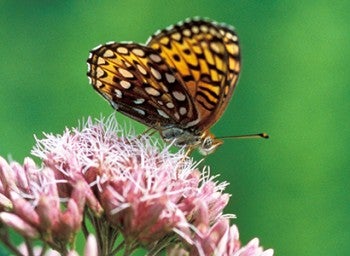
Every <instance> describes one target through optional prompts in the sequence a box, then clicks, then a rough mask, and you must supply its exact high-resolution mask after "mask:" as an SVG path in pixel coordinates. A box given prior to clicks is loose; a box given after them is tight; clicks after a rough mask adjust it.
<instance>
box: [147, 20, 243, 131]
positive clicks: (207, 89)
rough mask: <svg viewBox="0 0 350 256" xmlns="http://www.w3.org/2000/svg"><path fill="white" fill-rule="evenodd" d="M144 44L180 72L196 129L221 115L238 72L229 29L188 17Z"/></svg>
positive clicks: (236, 52) (236, 51) (237, 51)
mask: <svg viewBox="0 0 350 256" xmlns="http://www.w3.org/2000/svg"><path fill="white" fill-rule="evenodd" d="M147 45H148V46H149V47H151V48H153V49H155V50H156V51H157V52H158V53H159V54H160V55H161V56H162V58H163V59H164V60H165V62H166V63H167V64H168V65H169V66H170V67H171V68H172V69H174V70H176V72H177V73H179V74H180V79H181V83H182V84H184V85H185V87H186V89H187V91H188V92H189V93H190V94H191V96H192V100H193V101H194V105H195V106H196V108H197V110H198V113H199V122H198V123H192V124H191V125H193V127H194V128H195V129H196V130H198V131H205V130H207V129H209V128H210V127H211V126H212V125H213V124H214V123H215V122H216V121H217V120H218V119H219V118H220V117H221V115H222V114H223V112H224V111H225V109H226V107H227V104H228V102H229V100H230V98H231V96H232V94H233V91H234V88H235V85H236V84H237V80H238V75H239V72H240V49H239V44H238V37H237V35H236V33H235V32H234V30H233V28H230V27H227V26H226V25H220V24H217V23H215V22H210V21H206V20H188V21H186V22H184V23H180V24H178V25H175V26H173V27H170V28H168V29H165V30H162V31H159V32H157V33H156V34H155V35H153V36H152V37H151V38H150V39H149V40H148V43H147Z"/></svg>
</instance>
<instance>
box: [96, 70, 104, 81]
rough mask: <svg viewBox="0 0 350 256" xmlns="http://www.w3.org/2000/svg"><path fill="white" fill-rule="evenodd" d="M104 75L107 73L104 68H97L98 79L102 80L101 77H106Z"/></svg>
mask: <svg viewBox="0 0 350 256" xmlns="http://www.w3.org/2000/svg"><path fill="white" fill-rule="evenodd" d="M104 74H105V72H104V71H103V69H102V68H100V67H97V68H96V77H97V78H100V77H101V76H104Z"/></svg>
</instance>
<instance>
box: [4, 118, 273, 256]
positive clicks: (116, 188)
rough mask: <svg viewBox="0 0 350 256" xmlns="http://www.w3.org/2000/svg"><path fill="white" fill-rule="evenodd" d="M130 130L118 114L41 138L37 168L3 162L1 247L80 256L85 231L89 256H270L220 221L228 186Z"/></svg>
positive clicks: (181, 153)
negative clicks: (12, 234)
mask: <svg viewBox="0 0 350 256" xmlns="http://www.w3.org/2000/svg"><path fill="white" fill-rule="evenodd" d="M125 130H126V129H122V128H121V127H120V126H119V125H118V124H117V122H116V121H115V118H114V117H113V116H112V117H110V118H108V119H106V120H104V119H101V120H96V121H92V120H91V119H88V120H87V121H86V122H85V123H84V124H83V125H82V127H81V128H73V129H66V130H65V131H64V133H63V134H61V135H52V134H45V135H44V138H43V139H40V140H39V139H37V144H36V146H35V147H34V149H33V150H32V154H33V155H34V156H36V157H38V158H39V159H40V160H41V161H42V166H41V167H38V166H37V165H36V164H35V163H34V161H33V160H32V159H30V158H26V159H25V161H24V164H23V165H20V164H18V163H16V162H10V163H8V162H6V161H5V160H4V159H3V158H0V221H1V222H2V223H3V224H4V225H3V226H2V227H1V228H0V231H1V232H0V239H1V241H3V243H5V244H6V245H7V246H8V247H9V248H10V249H11V250H12V251H15V252H16V253H17V254H18V255H28V254H30V253H28V251H29V250H32V252H34V246H33V247H30V245H31V243H30V242H29V241H34V240H35V239H40V240H41V241H43V248H42V250H45V248H47V247H50V248H52V249H54V250H56V251H57V252H59V253H61V254H65V255H75V254H76V252H75V246H74V241H75V238H76V235H77V232H78V231H80V230H82V231H83V233H84V234H85V236H86V237H89V239H88V242H87V243H86V248H87V249H86V250H87V251H88V253H87V254H86V255H109V254H116V253H117V252H119V251H121V250H122V251H123V253H124V255H130V254H131V253H132V252H133V251H134V250H135V249H137V248H139V247H143V248H145V249H147V250H148V255H157V254H159V253H160V252H161V251H166V252H167V253H168V255H237V256H238V255H246V256H249V255H264V256H268V255H273V250H271V249H270V250H265V251H264V250H263V249H262V248H261V247H260V246H259V241H258V239H253V240H252V241H251V242H249V243H248V244H247V245H246V246H241V243H240V241H239V235H238V230H237V227H236V226H235V225H233V226H230V224H229V219H230V218H232V216H233V215H223V209H224V207H225V206H226V205H227V203H228V200H229V195H228V194H226V193H223V190H224V188H225V187H226V186H227V184H226V183H218V182H216V181H215V177H210V173H209V171H206V170H203V171H202V172H200V171H199V170H198V163H195V162H193V160H192V159H191V158H188V157H187V156H186V155H185V154H184V151H183V150H180V151H179V152H177V153H170V151H169V147H170V146H164V145H162V144H160V142H159V141H158V140H156V139H152V138H150V137H148V136H146V135H142V136H136V135H134V133H133V132H125ZM87 222H89V223H90V225H86V224H87ZM7 228H13V229H14V230H16V231H17V232H18V233H19V234H21V235H22V236H23V237H24V238H25V239H26V248H25V249H23V246H22V248H16V247H14V246H13V245H12V244H11V242H10V240H9V237H8V235H7V233H8V232H6V231H4V230H7ZM1 229H2V230H1ZM92 233H93V234H94V236H91V234H92ZM89 234H90V235H89ZM120 234H121V235H122V236H123V241H122V242H120V239H118V238H119V236H120ZM89 248H92V249H89ZM42 252H43V251H42ZM21 253H22V254H21Z"/></svg>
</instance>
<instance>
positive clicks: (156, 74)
mask: <svg viewBox="0 0 350 256" xmlns="http://www.w3.org/2000/svg"><path fill="white" fill-rule="evenodd" d="M151 73H152V75H153V76H154V77H155V78H156V79H157V80H160V79H162V75H161V74H160V73H159V71H158V70H155V69H154V68H152V67H151Z"/></svg>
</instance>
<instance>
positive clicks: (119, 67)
mask: <svg viewBox="0 0 350 256" xmlns="http://www.w3.org/2000/svg"><path fill="white" fill-rule="evenodd" d="M87 62H88V66H89V70H88V77H89V78H90V83H91V84H92V85H93V87H94V89H95V90H97V91H98V92H99V93H100V94H101V95H102V96H103V97H104V98H106V99H107V101H108V102H109V103H110V104H111V105H112V106H113V107H114V108H115V109H116V110H117V111H119V112H121V113H123V114H125V115H127V116H129V117H131V118H133V119H135V120H137V121H139V122H141V123H143V124H145V125H147V126H150V127H153V128H156V129H161V128H166V127H170V126H177V127H181V126H185V125H186V124H187V123H189V122H192V121H193V120H195V119H198V113H197V109H196V108H195V107H194V105H193V102H192V101H191V95H190V94H189V93H188V92H187V90H186V89H185V87H184V86H183V85H182V82H181V81H180V80H181V78H180V77H179V76H180V74H178V73H174V72H173V70H172V69H171V67H170V66H169V65H168V64H167V63H166V62H165V61H164V60H163V58H162V57H161V56H160V55H159V54H158V52H157V51H155V50H154V49H151V48H149V47H146V46H142V45H139V44H134V43H108V44H105V45H102V46H99V47H97V48H95V49H93V50H92V51H91V53H90V56H89V59H88V61H87Z"/></svg>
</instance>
